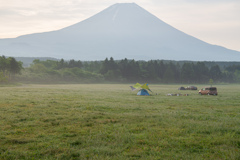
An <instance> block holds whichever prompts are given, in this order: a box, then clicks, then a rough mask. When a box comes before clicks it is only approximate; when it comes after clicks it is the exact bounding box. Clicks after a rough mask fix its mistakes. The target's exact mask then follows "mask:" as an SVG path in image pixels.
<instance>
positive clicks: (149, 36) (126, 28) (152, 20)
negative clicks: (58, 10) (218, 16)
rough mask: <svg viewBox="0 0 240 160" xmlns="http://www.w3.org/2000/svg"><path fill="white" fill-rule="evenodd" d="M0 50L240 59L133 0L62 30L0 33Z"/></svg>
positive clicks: (28, 54)
mask: <svg viewBox="0 0 240 160" xmlns="http://www.w3.org/2000/svg"><path fill="white" fill-rule="evenodd" d="M0 48H1V50H0V54H2V55H6V56H14V57H54V58H58V59H60V58H64V59H79V60H84V61H85V60H103V59H105V58H106V57H113V58H114V59H123V58H129V59H135V60H150V59H165V60H191V61H240V52H238V51H234V50H230V49H226V48H224V47H220V46H216V45H211V44H208V43H206V42H203V41H201V40H199V39H197V38H194V37H192V36H189V35H187V34H185V33H183V32H181V31H179V30H177V29H175V28H174V27H172V26H170V25H168V24H166V23H165V22H163V21H161V20H160V19H159V18H157V17H156V16H154V15H152V14H151V13H149V12H148V11H146V10H144V9H143V8H141V7H140V6H138V5H137V4H135V3H117V4H114V5H112V6H110V7H109V8H107V9H105V10H103V11H102V12H100V13H98V14H96V15H94V16H92V17H90V18H88V19H86V20H84V21H82V22H79V23H77V24H74V25H72V26H69V27H66V28H63V29H61V30H57V31H52V32H44V33H36V34H30V35H24V36H20V37H17V38H11V39H0Z"/></svg>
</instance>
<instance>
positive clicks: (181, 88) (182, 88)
mask: <svg viewBox="0 0 240 160" xmlns="http://www.w3.org/2000/svg"><path fill="white" fill-rule="evenodd" d="M178 90H186V89H185V88H184V87H179V88H178Z"/></svg>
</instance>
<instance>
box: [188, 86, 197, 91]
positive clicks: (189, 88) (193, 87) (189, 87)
mask: <svg viewBox="0 0 240 160" xmlns="http://www.w3.org/2000/svg"><path fill="white" fill-rule="evenodd" d="M186 90H197V87H195V86H187V87H186Z"/></svg>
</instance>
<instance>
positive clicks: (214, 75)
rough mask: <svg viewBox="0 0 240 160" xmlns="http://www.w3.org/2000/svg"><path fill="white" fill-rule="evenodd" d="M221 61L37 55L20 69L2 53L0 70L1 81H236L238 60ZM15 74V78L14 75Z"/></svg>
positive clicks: (239, 65) (239, 72) (12, 59)
mask: <svg viewBox="0 0 240 160" xmlns="http://www.w3.org/2000/svg"><path fill="white" fill-rule="evenodd" d="M4 64H6V65H4ZM7 64H8V65H7ZM223 64H224V65H223ZM223 64H222V65H220V66H219V65H218V64H217V63H215V62H180V61H163V60H151V61H135V60H134V59H132V60H130V59H127V58H125V59H122V60H114V59H113V58H112V57H111V58H109V59H108V58H106V59H105V60H104V61H80V60H77V61H76V60H73V59H72V60H70V61H66V60H64V59H61V60H58V61H55V60H44V61H40V60H38V59H36V60H34V61H33V63H32V64H31V65H30V66H29V67H26V68H24V69H22V63H21V62H17V61H16V60H15V59H14V58H5V57H4V56H2V57H1V67H0V71H1V82H4V81H10V80H11V81H17V82H23V83H108V82H114V83H136V82H139V83H141V82H148V83H184V84H194V83H198V84H208V83H209V80H210V79H212V80H213V81H214V83H221V82H223V83H239V82H240V64H238V63H233V64H232V63H231V62H229V64H228V63H226V62H224V63H223ZM226 64H228V65H227V67H226V66H225V65H226ZM20 71H21V74H19V73H20ZM15 74H17V75H16V76H15V77H16V78H13V77H14V75H15Z"/></svg>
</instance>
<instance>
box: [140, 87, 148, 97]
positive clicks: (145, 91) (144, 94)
mask: <svg viewBox="0 0 240 160" xmlns="http://www.w3.org/2000/svg"><path fill="white" fill-rule="evenodd" d="M137 95H138V96H149V93H148V91H147V90H146V89H140V90H139V91H138V93H137Z"/></svg>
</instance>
